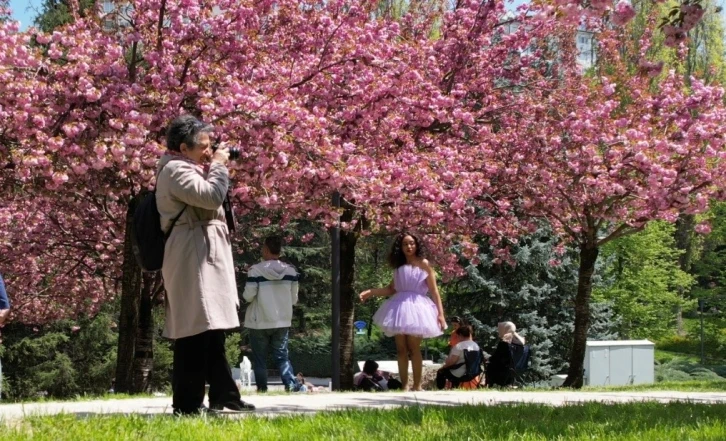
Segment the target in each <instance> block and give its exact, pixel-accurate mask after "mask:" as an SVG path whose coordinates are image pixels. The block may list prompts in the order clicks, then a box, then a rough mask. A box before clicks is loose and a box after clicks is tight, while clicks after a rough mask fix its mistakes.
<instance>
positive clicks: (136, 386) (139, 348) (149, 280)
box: [130, 273, 161, 394]
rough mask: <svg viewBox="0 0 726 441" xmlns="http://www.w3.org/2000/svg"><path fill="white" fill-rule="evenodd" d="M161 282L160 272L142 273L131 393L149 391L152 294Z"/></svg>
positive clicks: (151, 346) (151, 363) (152, 345)
mask: <svg viewBox="0 0 726 441" xmlns="http://www.w3.org/2000/svg"><path fill="white" fill-rule="evenodd" d="M160 284H161V274H160V273H156V274H149V273H145V274H144V275H143V286H142V289H141V299H140V302H139V319H138V328H137V329H136V347H135V350H134V363H133V385H132V389H131V391H130V392H131V393H134V394H140V393H151V379H152V375H153V368H154V316H153V307H154V305H153V296H154V290H155V288H156V287H157V286H158V285H160Z"/></svg>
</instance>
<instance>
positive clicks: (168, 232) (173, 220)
mask: <svg viewBox="0 0 726 441" xmlns="http://www.w3.org/2000/svg"><path fill="white" fill-rule="evenodd" d="M173 160H174V159H171V160H169V162H171V161H173ZM169 162H167V163H166V164H164V165H162V166H161V169H159V172H158V173H157V174H156V180H157V182H158V180H159V175H161V171H162V170H164V167H166V166H167V165H169ZM154 192H156V185H154ZM187 207H188V205H184V208H182V211H180V212H179V214H177V215H176V217H175V218H174V219H172V220H171V225H170V226H169V229H168V230H167V232H166V233H164V240H168V239H169V236H171V230H173V229H174V225H176V221H178V220H179V218H180V217H181V215H182V214H184V211H185V210H186V209H187Z"/></svg>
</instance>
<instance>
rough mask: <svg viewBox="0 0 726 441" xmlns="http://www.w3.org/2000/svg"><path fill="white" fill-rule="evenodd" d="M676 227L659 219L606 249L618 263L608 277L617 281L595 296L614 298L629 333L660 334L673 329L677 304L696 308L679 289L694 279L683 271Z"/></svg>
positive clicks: (641, 335)
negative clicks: (675, 238)
mask: <svg viewBox="0 0 726 441" xmlns="http://www.w3.org/2000/svg"><path fill="white" fill-rule="evenodd" d="M674 232H675V226H674V225H673V224H669V223H666V222H653V223H651V224H649V225H648V226H647V227H646V228H645V230H643V231H642V232H640V233H636V234H633V235H630V236H625V237H622V238H619V239H616V240H615V241H613V242H610V243H608V244H606V245H605V246H604V247H603V249H602V251H601V253H602V255H603V257H604V258H605V259H609V260H610V261H611V262H612V263H611V264H610V265H608V266H607V268H606V270H605V276H604V277H605V278H606V279H608V280H610V281H611V282H612V283H611V284H610V285H609V286H604V287H599V288H596V289H595V290H594V292H593V296H594V298H595V299H599V300H603V301H609V302H612V304H613V308H614V309H615V313H616V314H618V315H619V316H620V317H621V319H622V325H621V328H620V332H621V334H623V335H624V336H625V337H627V338H651V339H654V338H659V337H662V336H663V335H666V334H668V333H669V332H670V330H671V328H672V324H673V322H674V320H675V314H674V311H675V310H676V308H677V307H679V306H680V307H683V308H687V307H692V306H693V302H692V301H691V302H688V301H686V300H684V299H683V298H682V297H681V296H680V294H679V292H680V290H683V291H687V290H688V288H689V287H690V286H691V285H692V284H693V278H692V277H691V276H690V275H689V274H688V273H686V272H684V271H682V270H681V269H680V267H679V265H678V256H679V255H680V254H681V252H680V251H679V250H677V249H676V246H675V240H674V238H673V234H674Z"/></svg>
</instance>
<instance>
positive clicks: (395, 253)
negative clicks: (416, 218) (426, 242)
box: [388, 231, 423, 269]
mask: <svg viewBox="0 0 726 441" xmlns="http://www.w3.org/2000/svg"><path fill="white" fill-rule="evenodd" d="M406 236H411V237H412V238H413V241H414V243H415V244H416V257H421V255H422V254H423V252H422V249H421V248H422V245H421V241H420V240H419V239H418V237H416V236H414V235H413V234H411V233H409V232H406V231H404V232H403V233H401V234H399V235H398V236H396V240H394V241H393V246H392V247H391V252H390V254H388V264H389V265H391V267H393V268H394V269H395V268H399V267H401V266H403V265H405V264H406V256H405V255H404V254H403V246H402V245H403V239H404V238H405V237H406Z"/></svg>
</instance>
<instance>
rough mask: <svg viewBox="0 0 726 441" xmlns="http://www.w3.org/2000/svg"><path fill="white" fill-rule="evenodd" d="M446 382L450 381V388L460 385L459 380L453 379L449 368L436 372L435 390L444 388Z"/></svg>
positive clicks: (457, 378)
mask: <svg viewBox="0 0 726 441" xmlns="http://www.w3.org/2000/svg"><path fill="white" fill-rule="evenodd" d="M446 380H449V381H451V387H454V388H456V387H459V383H461V378H459V377H455V376H454V375H453V374H452V373H451V368H448V369H441V370H440V371H438V372H436V388H437V389H443V388H445V387H446Z"/></svg>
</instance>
